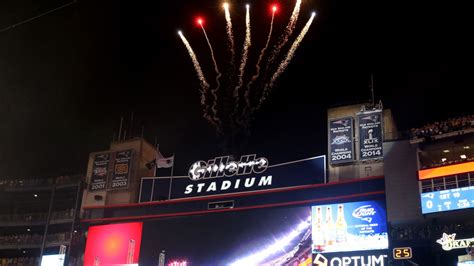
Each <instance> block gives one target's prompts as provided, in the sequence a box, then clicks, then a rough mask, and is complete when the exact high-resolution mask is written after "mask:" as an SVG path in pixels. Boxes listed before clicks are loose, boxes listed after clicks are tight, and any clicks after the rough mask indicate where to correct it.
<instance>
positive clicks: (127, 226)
mask: <svg viewBox="0 0 474 266" xmlns="http://www.w3.org/2000/svg"><path fill="white" fill-rule="evenodd" d="M142 227H143V223H141V222H136V223H123V224H109V225H99V226H91V227H89V231H88V233H87V242H86V251H85V254H84V266H96V265H108V266H114V265H117V266H118V265H134V264H135V265H136V264H137V263H138V259H139V255H140V245H141V241H142Z"/></svg>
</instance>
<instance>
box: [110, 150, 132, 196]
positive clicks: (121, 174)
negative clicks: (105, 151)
mask: <svg viewBox="0 0 474 266" xmlns="http://www.w3.org/2000/svg"><path fill="white" fill-rule="evenodd" d="M132 155H133V150H125V151H118V152H116V153H115V161H114V170H113V174H112V180H111V182H110V188H111V189H120V188H128V183H129V180H130V170H131V162H132Z"/></svg>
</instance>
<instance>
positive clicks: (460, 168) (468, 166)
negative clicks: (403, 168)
mask: <svg viewBox="0 0 474 266" xmlns="http://www.w3.org/2000/svg"><path fill="white" fill-rule="evenodd" d="M469 172H474V162H467V163H459V164H453V165H447V166H441V167H435V168H429V169H423V170H420V171H418V179H419V180H427V179H433V178H437V177H445V176H450V175H457V174H462V173H469Z"/></svg>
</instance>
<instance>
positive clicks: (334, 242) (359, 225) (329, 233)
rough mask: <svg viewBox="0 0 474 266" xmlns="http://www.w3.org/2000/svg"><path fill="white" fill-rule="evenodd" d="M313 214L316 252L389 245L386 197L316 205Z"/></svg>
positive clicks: (355, 249)
mask: <svg viewBox="0 0 474 266" xmlns="http://www.w3.org/2000/svg"><path fill="white" fill-rule="evenodd" d="M311 218H312V221H311V224H312V245H311V249H312V252H313V253H329V252H346V251H359V250H376V249H387V248H388V234H387V222H386V219H387V218H386V211H385V203H384V201H382V200H373V201H358V202H348V203H339V204H328V205H317V206H312V207H311Z"/></svg>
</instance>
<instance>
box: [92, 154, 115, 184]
mask: <svg viewBox="0 0 474 266" xmlns="http://www.w3.org/2000/svg"><path fill="white" fill-rule="evenodd" d="M109 161H110V153H100V154H96V155H95V156H94V162H93V163H92V176H91V183H90V187H89V189H90V190H91V191H95V190H104V189H105V184H107V177H108V173H109Z"/></svg>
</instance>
